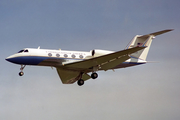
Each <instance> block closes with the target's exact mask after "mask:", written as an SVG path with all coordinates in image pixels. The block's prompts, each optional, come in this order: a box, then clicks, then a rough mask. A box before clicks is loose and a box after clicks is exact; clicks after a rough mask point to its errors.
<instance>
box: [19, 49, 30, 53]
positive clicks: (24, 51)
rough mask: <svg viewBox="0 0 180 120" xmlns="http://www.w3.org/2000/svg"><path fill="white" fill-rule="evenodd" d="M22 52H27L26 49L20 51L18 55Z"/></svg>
mask: <svg viewBox="0 0 180 120" xmlns="http://www.w3.org/2000/svg"><path fill="white" fill-rule="evenodd" d="M22 52H29V51H28V50H27V49H26V50H20V51H19V52H18V53H22Z"/></svg>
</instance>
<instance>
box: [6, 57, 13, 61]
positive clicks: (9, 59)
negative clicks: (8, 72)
mask: <svg viewBox="0 0 180 120" xmlns="http://www.w3.org/2000/svg"><path fill="white" fill-rule="evenodd" d="M12 59H13V57H12V56H9V57H7V58H6V59H5V60H7V61H8V62H13V61H12Z"/></svg>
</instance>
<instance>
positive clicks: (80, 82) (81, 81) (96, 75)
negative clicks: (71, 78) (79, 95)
mask: <svg viewBox="0 0 180 120" xmlns="http://www.w3.org/2000/svg"><path fill="white" fill-rule="evenodd" d="M97 77H98V74H97V73H96V72H93V73H92V74H91V78H92V79H96V78H97ZM77 84H78V85H79V86H82V85H84V80H83V79H79V80H78V81H77Z"/></svg>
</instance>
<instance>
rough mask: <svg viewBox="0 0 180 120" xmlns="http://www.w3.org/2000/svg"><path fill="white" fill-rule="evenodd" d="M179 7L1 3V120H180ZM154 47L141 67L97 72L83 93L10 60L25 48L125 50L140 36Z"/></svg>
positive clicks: (118, 0)
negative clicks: (146, 37) (151, 35)
mask: <svg viewBox="0 0 180 120" xmlns="http://www.w3.org/2000/svg"><path fill="white" fill-rule="evenodd" d="M179 5H180V1H179V0H173V1H169V0H146V1H144V0H86V1H85V0H74V1H73V0H66V1H65V0H64V1H63V0H51V1H49V0H31V1H27V0H13V1H11V0H1V1H0V45H1V47H0V50H1V52H0V55H1V58H0V65H1V71H0V119H1V120H12V119H14V120H16V119H17V120H50V119H53V120H59V119H63V120H92V119H98V120H100V119H103V120H110V119H111V120H119V119H122V120H179V119H180V104H179V101H180V92H179V91H180V87H179V85H180V75H179V68H180V63H179V60H180V54H179V52H180V47H179V44H180V40H179V37H180V34H179V33H180V23H179V21H180V14H179V12H180V7H179ZM164 29H175V30H174V31H172V32H169V33H166V34H163V35H161V36H157V37H156V39H154V40H153V43H152V46H151V49H150V52H149V55H148V58H147V59H148V60H149V61H159V63H149V64H146V65H142V66H136V67H131V68H125V69H119V70H116V71H115V72H113V71H107V72H98V74H99V78H98V79H96V80H89V81H87V82H85V85H84V86H82V87H79V86H78V85H77V84H76V83H75V84H72V85H64V84H62V83H61V81H60V79H59V77H58V74H57V72H56V70H55V69H53V70H52V69H51V68H49V67H35V66H27V67H26V68H25V70H24V72H25V75H24V76H23V77H19V76H18V73H19V71H20V70H19V69H20V66H19V65H15V64H11V63H9V62H7V61H5V58H6V57H8V56H9V55H12V54H14V53H16V52H17V51H19V50H20V49H23V48H26V47H28V48H37V47H38V46H41V48H47V49H59V48H61V49H64V50H81V51H90V50H92V49H105V50H115V51H117V50H122V49H124V48H125V47H126V45H127V44H128V42H129V41H130V40H131V39H132V38H133V37H134V36H135V35H137V34H142V35H143V34H148V33H152V32H156V31H159V30H164Z"/></svg>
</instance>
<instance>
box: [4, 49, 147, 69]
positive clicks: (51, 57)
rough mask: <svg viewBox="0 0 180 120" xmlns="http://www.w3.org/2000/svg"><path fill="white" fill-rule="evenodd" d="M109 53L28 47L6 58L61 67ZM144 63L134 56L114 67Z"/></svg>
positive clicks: (104, 51) (16, 62) (25, 62)
mask: <svg viewBox="0 0 180 120" xmlns="http://www.w3.org/2000/svg"><path fill="white" fill-rule="evenodd" d="M93 52H94V53H93ZM109 53H113V51H106V50H92V51H90V52H82V51H65V50H50V49H33V48H26V49H24V50H21V51H20V52H18V53H16V54H14V55H11V56H9V57H8V58H6V60H7V61H10V62H12V63H15V64H20V65H39V66H52V67H60V66H63V65H65V64H69V63H73V62H78V61H83V60H86V59H90V58H94V57H98V56H101V55H105V54H109ZM144 63H146V61H144V60H140V59H137V58H133V57H132V58H130V59H128V60H126V61H125V62H123V63H122V64H119V65H118V66H116V67H115V68H114V69H116V68H122V67H130V66H134V65H139V64H144Z"/></svg>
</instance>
